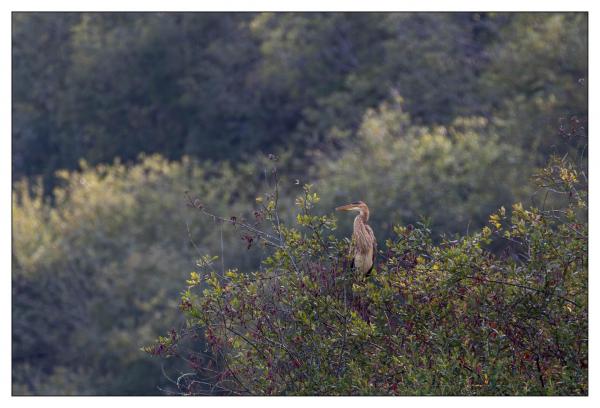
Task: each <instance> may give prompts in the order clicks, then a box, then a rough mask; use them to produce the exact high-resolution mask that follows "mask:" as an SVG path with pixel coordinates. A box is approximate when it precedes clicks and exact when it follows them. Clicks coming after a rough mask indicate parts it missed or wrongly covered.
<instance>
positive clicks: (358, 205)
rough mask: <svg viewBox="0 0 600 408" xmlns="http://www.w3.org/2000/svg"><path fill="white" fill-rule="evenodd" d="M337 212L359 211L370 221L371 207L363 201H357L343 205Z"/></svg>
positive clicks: (337, 208)
mask: <svg viewBox="0 0 600 408" xmlns="http://www.w3.org/2000/svg"><path fill="white" fill-rule="evenodd" d="M335 210H336V211H358V212H359V213H360V215H362V216H363V217H365V218H366V219H367V220H368V219H369V207H367V205H366V204H365V203H364V202H363V201H355V202H353V203H350V204H346V205H341V206H339V207H336V208H335Z"/></svg>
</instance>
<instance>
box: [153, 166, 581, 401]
mask: <svg viewBox="0 0 600 408" xmlns="http://www.w3.org/2000/svg"><path fill="white" fill-rule="evenodd" d="M536 178H537V180H538V181H539V185H540V186H541V187H542V188H544V189H547V191H551V192H552V194H557V195H559V196H563V197H565V196H566V197H567V198H566V199H564V198H563V197H560V198H561V199H562V201H563V202H564V201H566V203H564V204H563V206H561V207H559V208H551V209H544V208H542V209H540V208H535V207H533V208H530V209H526V208H524V207H523V205H522V204H521V203H516V204H514V205H513V206H512V211H510V215H509V213H508V212H507V210H506V209H505V208H504V207H501V208H500V210H499V211H497V212H496V213H494V214H492V215H491V216H490V217H489V224H490V225H489V226H485V227H483V229H481V230H480V231H478V232H476V233H473V234H471V235H466V236H462V237H459V238H455V239H444V240H442V242H440V243H439V244H438V245H434V244H433V241H432V238H431V231H430V229H429V228H428V227H427V226H425V225H423V226H421V227H419V228H414V227H413V226H412V225H409V226H407V227H405V226H396V227H395V228H394V232H395V234H394V236H392V237H390V238H389V239H387V240H386V245H385V248H384V250H383V251H382V254H381V255H382V256H381V257H380V258H381V260H380V262H378V263H377V264H376V268H375V271H374V272H372V275H371V276H370V277H368V278H365V277H364V276H356V274H355V273H354V272H353V269H352V268H351V267H350V262H349V259H348V255H347V254H348V240H347V239H346V240H345V241H340V240H338V239H336V238H335V236H334V235H333V234H332V232H333V231H334V230H335V229H336V219H335V218H333V217H330V216H327V215H325V216H319V215H314V214H313V211H312V209H313V207H314V205H315V203H318V202H319V196H318V195H317V194H316V193H313V192H311V190H310V187H309V186H305V187H304V192H303V193H302V194H301V195H300V196H299V197H298V198H297V199H296V204H297V207H298V211H297V222H296V225H294V226H288V225H285V224H282V223H280V221H279V220H280V217H279V215H278V209H277V203H278V195H277V193H276V192H275V193H273V194H270V195H267V196H266V197H265V198H264V200H265V201H264V202H265V204H264V206H263V208H262V212H263V214H264V219H265V220H267V221H270V222H271V224H272V225H271V229H269V230H266V229H260V230H258V231H256V225H254V226H247V225H245V224H239V226H240V228H241V229H245V230H248V231H249V232H250V234H251V236H252V238H253V239H254V240H256V242H257V243H262V244H264V245H267V246H272V247H274V248H275V251H274V253H273V254H272V255H270V256H269V257H267V258H266V259H265V260H264V262H263V264H262V265H263V267H262V268H261V269H260V270H257V271H256V272H254V273H251V274H247V273H242V272H240V271H238V270H237V269H229V270H227V271H225V270H221V271H219V268H218V267H216V265H213V264H212V261H213V260H214V259H211V258H210V257H208V256H207V257H205V258H204V259H203V262H202V263H201V264H199V265H198V266H199V267H200V268H201V269H202V271H201V272H192V273H191V274H190V278H189V279H188V281H187V283H188V287H187V290H185V291H184V293H183V295H182V298H181V303H180V308H181V309H182V310H183V311H184V312H185V314H186V315H187V317H188V320H187V325H186V327H185V328H184V329H183V330H181V331H179V332H177V331H175V330H172V331H171V332H170V333H169V335H168V336H167V337H161V338H159V341H158V343H157V344H156V345H155V346H149V347H146V351H147V352H148V353H151V354H154V355H160V356H166V357H180V358H183V359H184V360H185V361H187V362H188V363H189V369H188V372H187V373H185V374H182V375H181V376H179V378H178V379H177V381H173V383H174V385H176V386H177V388H178V390H179V392H181V393H183V394H206V393H212V392H215V391H216V392H218V393H223V394H234V395H240V394H242V395H243V394H249V395H386V394H392V395H412V394H416V395H431V394H434V395H489V394H499V395H521V394H525V395H529V394H533V395H555V394H558V395H581V394H583V395H587V350H588V348H587V345H588V340H587V339H588V337H587V336H588V334H587V333H588V326H587V324H588V323H587V322H588V312H587V310H588V308H587V300H588V298H587V293H588V291H587V288H588V286H587V278H588V273H587V272H588V270H587V223H586V221H585V218H586V215H587V214H586V197H585V192H584V191H581V190H580V189H579V188H578V187H581V185H582V183H581V180H580V178H583V179H585V173H581V172H580V171H578V170H577V169H575V168H573V166H571V165H570V164H569V163H565V162H561V161H560V160H558V159H555V160H554V161H553V162H552V163H551V164H550V165H549V167H547V168H546V169H544V170H543V171H542V172H541V173H540V174H538V175H536ZM190 203H191V206H192V207H195V208H198V209H200V210H201V211H203V207H202V205H201V203H200V202H199V200H198V199H190ZM496 239H497V240H501V241H505V244H504V250H503V251H502V252H501V254H500V255H495V254H494V253H492V252H490V251H489V250H487V248H488V247H489V244H490V243H491V242H492V241H493V240H496ZM198 288H200V290H198ZM199 333H200V335H201V336H202V337H203V338H204V339H205V340H206V342H207V347H206V349H205V350H198V349H191V350H188V349H186V347H185V346H184V347H181V346H180V342H182V340H185V339H186V338H188V337H189V336H190V335H193V336H194V337H198V335H199Z"/></svg>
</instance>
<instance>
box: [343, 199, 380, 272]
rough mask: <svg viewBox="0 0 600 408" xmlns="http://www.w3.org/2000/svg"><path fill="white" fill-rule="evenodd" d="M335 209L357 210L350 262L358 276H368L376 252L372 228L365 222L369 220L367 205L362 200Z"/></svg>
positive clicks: (375, 241)
mask: <svg viewBox="0 0 600 408" xmlns="http://www.w3.org/2000/svg"><path fill="white" fill-rule="evenodd" d="M336 211H358V215H357V216H356V218H354V231H353V232H352V244H351V246H350V254H351V256H352V263H353V265H354V268H355V270H356V272H357V273H358V275H359V276H360V277H364V276H369V274H370V273H371V270H373V265H374V263H375V256H376V254H377V240H376V239H375V234H374V233H373V229H372V228H371V227H370V226H369V224H367V222H368V221H369V207H367V204H365V203H364V202H362V201H355V202H353V203H350V204H346V205H342V206H340V207H336Z"/></svg>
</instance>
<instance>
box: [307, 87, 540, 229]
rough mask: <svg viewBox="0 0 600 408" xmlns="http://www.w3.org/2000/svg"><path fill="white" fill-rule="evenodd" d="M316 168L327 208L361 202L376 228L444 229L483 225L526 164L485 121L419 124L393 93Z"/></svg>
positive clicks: (516, 192)
mask: <svg viewBox="0 0 600 408" xmlns="http://www.w3.org/2000/svg"><path fill="white" fill-rule="evenodd" d="M317 171H318V173H317V174H316V175H315V177H318V179H319V182H318V183H317V185H318V188H319V190H320V191H323V192H324V195H323V204H324V206H325V208H332V207H335V206H336V205H339V203H344V202H350V201H355V200H358V199H360V200H363V201H365V202H366V203H368V204H369V206H370V208H372V213H371V216H372V217H371V218H372V223H373V224H374V226H375V230H376V231H382V232H383V231H385V232H386V233H388V232H391V226H392V224H393V223H396V222H405V223H410V222H412V223H414V222H415V221H418V220H419V218H420V217H429V218H431V224H432V228H434V229H435V231H436V232H440V233H441V232H445V233H450V232H459V231H460V232H464V231H465V230H466V228H467V226H468V225H469V224H470V225H471V227H472V228H477V227H479V226H482V225H483V223H485V220H486V217H487V214H488V213H489V212H490V211H492V210H493V209H494V208H496V207H497V206H499V205H502V204H504V205H510V203H511V202H513V201H514V200H516V199H520V198H522V197H524V193H525V192H527V191H528V190H530V187H529V184H528V182H527V179H528V177H529V175H530V174H531V172H532V167H531V163H530V162H528V160H527V157H526V155H524V154H523V152H522V150H521V149H520V148H519V147H518V146H514V145H510V144H507V143H504V142H503V141H502V140H501V139H500V138H499V137H498V136H497V135H496V134H495V133H493V132H492V131H491V130H490V126H489V125H488V123H487V121H486V120H485V119H483V118H463V119H456V120H455V121H454V123H453V124H452V125H451V126H447V127H442V126H438V127H420V126H416V125H414V124H412V123H411V121H410V118H409V116H408V114H406V113H405V112H404V111H403V110H402V100H401V99H399V98H398V99H397V100H396V103H395V104H393V105H390V104H383V105H382V106H381V107H380V108H379V110H377V111H375V110H371V111H369V112H368V113H367V114H366V115H365V118H364V120H363V123H362V126H361V128H360V131H359V138H358V141H356V142H353V143H352V144H351V145H349V146H348V148H347V149H346V150H345V151H344V152H343V154H342V155H341V156H340V157H338V158H337V159H335V160H331V161H328V160H323V165H322V166H320V167H319V168H318V169H317Z"/></svg>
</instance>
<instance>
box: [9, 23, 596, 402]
mask: <svg viewBox="0 0 600 408" xmlns="http://www.w3.org/2000/svg"><path fill="white" fill-rule="evenodd" d="M12 29H13V37H12V45H13V47H12V50H13V51H12V52H13V58H12V64H13V65H12V72H13V82H12V89H13V112H12V119H13V120H12V126H13V134H12V149H13V151H12V157H13V165H12V169H13V204H12V209H13V242H12V244H13V270H12V282H13V315H12V321H13V332H12V336H13V341H12V345H13V392H14V393H16V394H153V393H160V390H159V389H158V388H157V385H158V386H159V387H160V386H161V385H162V384H164V383H165V382H166V379H165V378H164V376H163V375H162V373H161V364H162V363H161V362H160V361H156V360H154V359H150V358H149V357H147V356H146V355H145V354H144V353H141V352H140V350H139V348H140V347H141V346H142V345H145V344H148V343H149V342H150V341H152V339H154V337H155V336H156V334H157V333H161V332H164V331H166V330H168V329H169V328H170V327H169V325H170V324H172V322H174V321H177V319H180V317H178V316H179V313H178V312H177V308H176V302H177V298H178V292H179V291H180V290H181V282H182V281H183V279H184V278H185V277H186V276H188V274H189V272H190V271H191V270H193V269H194V267H195V261H196V259H197V258H198V257H200V256H201V255H203V254H205V253H211V254H217V255H219V256H220V257H221V260H222V261H223V267H239V268H240V269H242V270H250V269H252V268H257V267H260V264H259V263H260V259H261V256H262V253H263V252H264V249H263V248H260V247H257V246H252V247H251V248H250V249H249V250H248V251H246V250H245V248H246V243H244V242H243V241H242V240H240V237H239V234H238V233H237V231H235V228H230V227H228V226H221V224H219V223H216V222H208V221H207V220H206V219H205V218H201V217H198V216H197V215H196V214H195V213H194V212H193V211H192V210H191V209H189V208H187V207H186V200H185V195H184V193H185V191H187V190H189V191H190V192H192V193H193V194H194V195H195V196H198V197H201V200H202V203H203V205H204V206H205V207H206V208H207V209H209V210H210V211H211V212H212V213H215V214H219V215H222V216H226V217H230V216H235V217H240V219H241V218H247V219H252V218H253V217H254V215H253V214H252V205H253V203H254V201H255V198H256V197H257V196H259V195H260V193H261V192H262V191H264V190H265V189H267V188H268V187H269V186H268V185H267V184H268V183H267V181H266V180H268V179H269V178H268V177H267V174H266V173H267V171H268V168H270V165H268V164H267V159H266V157H265V156H266V155H267V154H270V153H274V154H276V155H277V156H278V162H277V166H278V167H279V168H280V174H281V177H282V182H281V186H282V189H283V190H284V191H282V193H281V196H282V202H281V203H280V208H281V209H282V213H285V209H286V208H290V207H291V206H292V204H293V203H292V202H291V201H290V200H291V198H290V197H293V196H294V195H295V193H296V190H297V189H299V188H300V187H301V185H302V184H304V183H315V184H317V185H318V190H319V192H320V194H321V202H320V203H319V207H320V209H321V211H323V212H329V211H331V210H332V208H333V207H334V206H335V205H338V204H340V203H345V202H348V201H352V200H357V199H361V200H364V201H366V202H367V203H369V206H370V207H371V208H372V224H373V227H374V229H375V231H376V233H377V237H378V238H380V239H382V240H383V239H385V238H386V237H387V236H390V235H391V234H392V226H393V225H394V224H399V223H410V222H412V223H415V222H417V221H418V220H420V219H421V218H422V217H425V218H428V219H429V220H430V223H431V226H432V229H433V230H434V232H435V233H436V234H438V235H439V234H443V233H445V234H452V233H458V232H460V233H464V232H466V231H467V230H468V229H469V228H473V229H475V228H480V227H481V226H482V225H484V224H485V222H486V220H487V217H488V215H489V214H490V213H492V212H493V211H494V210H495V209H497V208H498V207H500V206H501V205H504V206H507V207H510V205H511V204H512V203H513V202H515V201H517V200H522V201H524V202H526V201H527V200H529V199H533V197H534V196H533V194H534V190H533V189H532V188H531V187H530V183H529V181H528V180H529V177H530V175H531V174H533V172H534V171H535V170H536V169H537V168H538V167H539V166H541V165H542V164H543V163H544V162H545V161H546V160H547V159H548V157H549V156H550V155H552V154H554V153H561V154H564V153H568V154H570V155H571V156H576V155H579V154H581V153H582V151H581V149H580V147H581V145H582V142H583V144H585V141H587V130H586V128H587V125H586V122H587V75H588V73H587V69H588V68H587V48H588V43H587V30H588V26H587V15H586V14H585V13H513V14H506V13H308V14H302V13H14V14H13V27H12ZM577 157H578V156H577ZM585 157H586V155H585V152H583V155H582V156H581V158H582V160H585ZM350 222H351V220H344V221H343V222H342V223H341V226H340V229H339V230H338V233H339V234H340V236H341V235H343V234H347V232H348V231H349V228H350ZM190 238H192V239H190ZM221 260H220V261H221ZM220 261H219V262H220ZM170 364H176V363H170ZM170 368H173V369H175V368H174V367H170ZM161 378H162V383H160V381H161ZM157 383H158V384H157Z"/></svg>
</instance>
